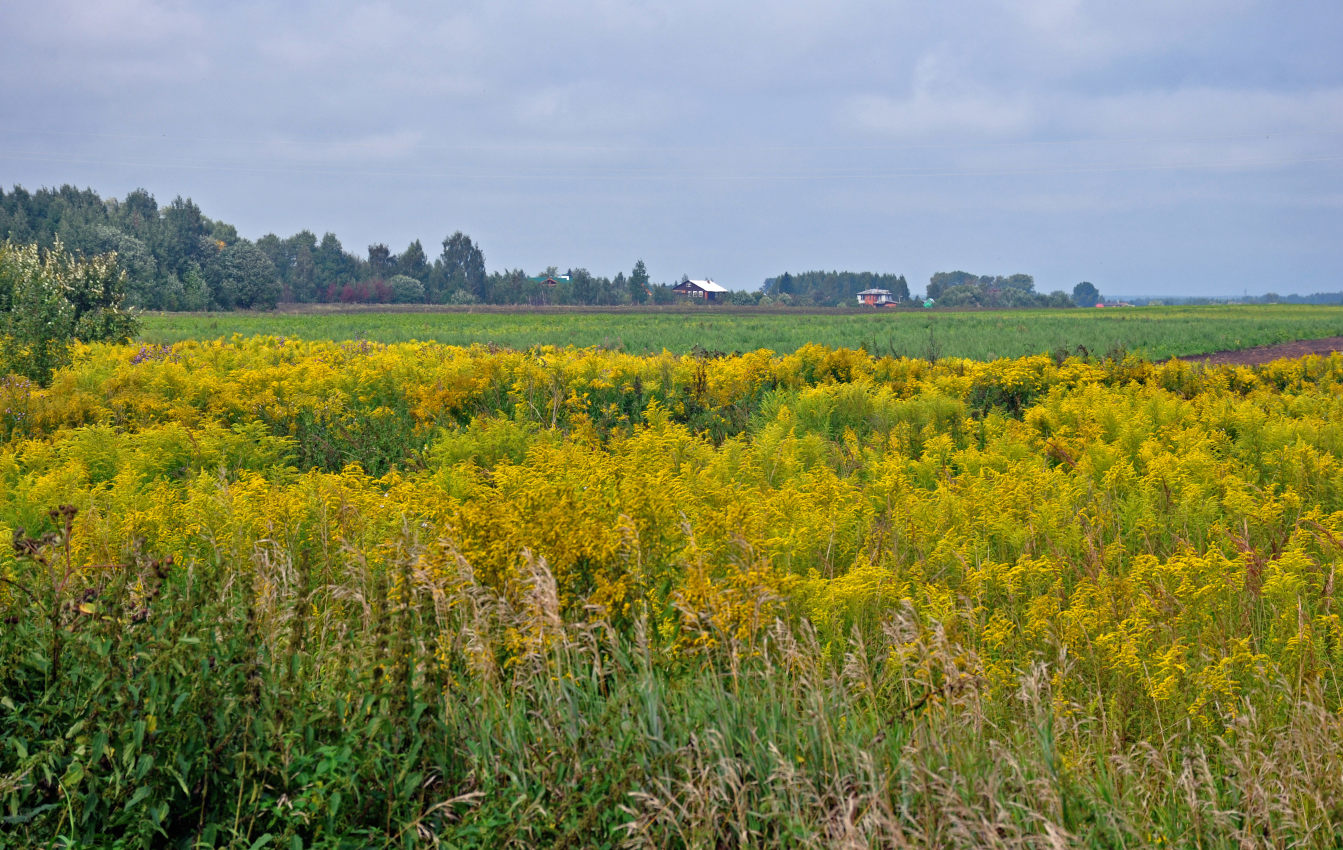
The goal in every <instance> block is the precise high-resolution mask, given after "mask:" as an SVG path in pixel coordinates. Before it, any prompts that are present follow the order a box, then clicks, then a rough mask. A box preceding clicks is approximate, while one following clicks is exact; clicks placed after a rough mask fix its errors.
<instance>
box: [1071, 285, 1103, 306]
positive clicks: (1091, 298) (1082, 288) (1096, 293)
mask: <svg viewBox="0 0 1343 850" xmlns="http://www.w3.org/2000/svg"><path fill="white" fill-rule="evenodd" d="M1100 300H1101V294H1100V290H1098V289H1096V285H1095V284H1094V283H1092V282H1091V281H1089V280H1084V281H1082V282H1081V283H1079V284H1077V285H1076V286H1074V287H1073V303H1074V304H1076V305H1077V306H1078V307H1095V306H1096V305H1097V304H1098V303H1099V302H1100Z"/></svg>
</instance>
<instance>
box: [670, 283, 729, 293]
mask: <svg viewBox="0 0 1343 850" xmlns="http://www.w3.org/2000/svg"><path fill="white" fill-rule="evenodd" d="M687 283H691V284H694V285H695V286H696V287H698V288H700V289H702V290H704V291H705V292H727V288H726V287H723V286H719V285H718V284H716V283H714V282H713V281H712V280H683V281H681V282H680V283H678V284H677V286H684V285H685V284H687Z"/></svg>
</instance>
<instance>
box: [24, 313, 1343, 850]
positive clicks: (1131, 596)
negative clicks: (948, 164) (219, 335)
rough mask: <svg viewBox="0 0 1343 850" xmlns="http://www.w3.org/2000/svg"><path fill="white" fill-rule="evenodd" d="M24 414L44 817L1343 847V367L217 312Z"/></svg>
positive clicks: (513, 840) (411, 832) (712, 839)
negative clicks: (426, 339) (985, 353)
mask: <svg viewBox="0 0 1343 850" xmlns="http://www.w3.org/2000/svg"><path fill="white" fill-rule="evenodd" d="M0 437H4V438H5V442H4V444H3V450H2V451H0V531H3V532H4V534H5V536H6V538H9V537H11V536H13V537H14V539H15V541H16V543H15V549H14V551H13V552H8V553H6V554H4V555H3V556H0V576H3V577H4V578H5V581H4V582H3V583H0V605H3V607H4V610H5V612H6V616H7V617H8V623H9V625H7V626H5V628H6V632H5V633H4V634H5V636H4V637H3V639H0V668H3V670H4V672H0V693H5V692H8V693H9V694H10V696H8V697H6V698H5V699H6V700H7V702H4V703H3V708H0V732H3V733H4V734H3V738H4V740H6V741H7V742H8V743H0V817H6V818H9V820H8V821H7V822H8V823H10V824H15V825H19V824H21V825H23V827H24V829H30V830H33V831H32V832H25V833H23V834H24V835H25V836H26V837H27V838H32V837H34V836H47V837H48V838H50V837H52V836H55V835H73V836H80V837H82V838H81V840H83V841H85V842H88V843H92V844H94V845H97V844H98V842H99V841H105V842H107V843H108V844H109V846H110V843H111V841H112V840H113V839H120V840H126V841H130V842H131V843H132V844H133V843H134V841H135V840H140V839H141V838H142V839H143V840H145V841H147V842H149V843H153V842H155V841H158V840H160V839H165V840H166V839H171V840H173V841H177V842H179V843H181V844H182V846H193V843H194V844H195V845H197V846H199V845H203V844H206V843H208V844H209V846H215V845H216V844H217V845H226V844H230V843H232V844H233V845H236V846H251V844H250V842H253V841H256V840H258V839H259V838H260V837H262V836H263V835H272V836H273V837H274V839H275V840H276V841H277V843H279V842H294V841H296V842H298V843H297V844H294V846H307V845H315V844H321V843H322V841H330V842H332V843H331V844H330V846H339V842H340V841H341V840H347V841H354V842H355V843H358V842H361V841H363V842H374V843H376V842H383V843H390V844H394V845H396V846H412V845H415V844H417V843H425V844H430V843H435V842H440V841H442V842H446V843H447V844H449V845H452V844H454V843H456V844H458V845H460V844H463V843H466V844H471V843H479V844H482V845H487V846H500V845H514V846H537V845H551V844H556V845H558V844H564V843H566V842H567V843H568V844H570V845H571V846H617V845H632V846H642V845H648V846H667V845H679V846H715V845H716V846H760V845H771V846H837V845H840V844H845V843H846V842H847V846H868V845H872V846H885V845H887V844H889V843H894V842H899V841H908V842H912V843H914V844H930V845H942V846H945V845H954V844H960V845H964V846H980V845H985V844H1020V845H1032V844H1037V843H1038V844H1049V843H1050V842H1051V841H1057V842H1061V843H1063V844H1069V843H1078V844H1085V845H1090V846H1142V845H1146V844H1156V843H1162V842H1167V843H1174V844H1188V845H1193V844H1198V845H1200V846H1223V845H1225V846H1233V845H1243V844H1245V843H1250V844H1258V843H1261V842H1263V843H1269V844H1275V845H1277V844H1287V843H1291V842H1295V841H1299V842H1301V843H1302V844H1304V845H1307V846H1329V845H1332V844H1333V843H1335V842H1337V841H1340V840H1343V802H1340V800H1343V728H1341V726H1340V720H1339V713H1338V712H1339V710H1340V707H1341V705H1343V688H1341V686H1340V682H1339V672H1340V670H1341V669H1343V620H1340V615H1343V605H1341V604H1340V602H1339V600H1338V597H1337V595H1336V592H1335V582H1336V579H1337V577H1336V569H1337V566H1338V565H1339V563H1340V553H1341V552H1343V471H1341V470H1340V462H1341V461H1343V357H1340V356H1339V355H1334V356H1332V357H1330V358H1307V359H1305V360H1301V361H1279V362H1277V363H1274V364H1271V365H1269V366H1265V367H1256V368H1253V369H1252V368H1245V367H1236V368H1215V369H1214V368H1203V367H1199V366H1193V365H1190V364H1187V363H1181V362H1169V363H1165V364H1153V363H1150V362H1144V361H1140V360H1136V359H1127V360H1122V361H1115V360H1092V361H1084V360H1079V359H1066V360H1063V361H1062V362H1057V361H1056V360H1055V359H1053V358H1050V357H1028V358H1023V359H1017V360H999V361H994V362H988V363H982V362H974V361H968V360H957V359H944V360H939V361H937V362H935V363H929V362H927V361H924V360H912V359H891V358H874V357H870V356H868V355H867V354H864V353H861V352H856V351H852V350H845V349H839V350H831V349H827V348H823V347H820V346H806V347H803V348H802V349H800V350H798V351H797V352H795V353H793V354H787V355H777V354H774V353H771V352H768V351H757V352H753V353H749V354H744V355H739V356H726V357H707V356H703V357H695V356H675V355H672V354H663V355H661V356H633V355H627V354H621V353H614V352H607V351H600V350H592V349H585V350H575V349H552V348H536V349H532V350H529V351H514V350H496V349H492V348H487V347H483V346H477V347H472V348H459V347H450V346H441V345H436V344H423V343H405V344H395V345H385V346H384V345H378V344H370V343H344V344H333V343H320V342H309V341H301V340H294V339H284V338H273V337H263V338H241V337H235V338H234V339H232V340H220V341H215V342H185V343H179V344H175V345H172V346H162V347H160V346H134V345H133V346H126V347H110V346H93V347H87V348H83V349H80V350H79V351H78V352H77V354H76V358H75V364H74V365H73V366H72V367H70V368H67V369H65V370H62V371H60V372H58V373H57V375H56V376H55V379H54V381H53V383H52V385H51V386H50V387H49V388H46V389H41V388H37V387H34V386H30V385H28V384H26V383H25V382H23V381H21V380H16V379H8V380H6V381H5V382H4V383H2V384H0ZM58 505H70V506H73V508H74V509H76V512H75V513H73V514H71V513H70V512H69V511H66V512H65V513H63V514H62V513H55V514H49V513H48V512H49V511H51V510H52V509H53V508H55V507H56V506H58ZM19 529H22V531H19ZM43 534H46V537H45V538H44V537H43V536H42V535H43ZM168 559H171V562H170V563H169V560H168ZM202 588H203V589H202ZM193 594H194V595H193ZM169 600H177V602H176V603H174V604H182V605H187V606H188V607H192V606H194V610H196V611H210V612H213V613H210V614H209V616H208V617H207V616H204V615H201V616H197V617H196V618H195V619H190V618H187V619H181V620H173V622H176V623H177V625H175V626H173V627H172V629H168V627H167V626H160V627H157V628H160V632H161V633H160V632H155V633H154V635H156V636H155V637H153V638H152V640H151V639H150V638H149V637H143V638H141V637H136V635H137V634H141V632H137V631H136V630H137V629H140V630H146V629H151V628H156V626H155V625H154V624H155V623H156V622H159V623H163V622H167V621H169V620H172V617H171V616H170V615H169V614H168V613H167V609H168V607H169ZM211 606H214V607H211ZM181 616H182V617H185V615H181ZM221 624H227V627H226V626H225V625H221ZM164 629H168V631H163V630H164ZM230 630H232V631H230ZM169 632H171V634H169ZM143 634H145V635H148V634H150V633H149V632H148V631H144V632H143ZM229 634H235V636H236V645H235V643H230V640H231V639H230V638H228V635H229ZM135 641H141V642H143V643H144V647H149V648H144V647H142V648H139V649H135V648H133V647H132V645H131V644H132V643H133V642H135ZM155 641H159V642H157V643H156V642H155ZM165 641H166V643H164V642H165ZM182 641H186V643H182ZM191 641H196V643H192V642H191ZM202 641H203V642H204V644H205V645H206V646H207V649H200V650H197V649H196V648H195V647H197V646H198V645H199V644H200V642H202ZM136 646H139V644H136ZM210 646H213V648H208V647H210ZM150 649H153V652H152V653H151V651H150ZM99 653H101V654H99ZM136 653H139V654H138V655H137V654H136ZM154 653H158V654H161V655H162V657H164V658H178V657H179V655H176V654H174V653H178V654H180V657H181V659H183V660H181V661H180V662H176V661H175V662H171V663H176V664H177V665H178V667H180V668H181V669H180V670H178V669H170V668H171V663H169V662H168V661H165V662H163V665H162V669H161V670H159V673H156V674H155V675H161V676H162V677H163V678H162V681H161V684H159V685H153V686H151V685H149V684H148V683H147V680H146V679H145V678H144V677H145V676H148V675H149V673H148V671H151V670H155V669H159V668H157V667H155V664H156V663H157V662H155V660H154V658H156V657H158V655H155V654H154ZM230 653H233V654H230ZM62 656H63V657H64V661H61V660H58V659H59V658H60V657H62ZM151 656H152V657H151ZM109 658H110V659H112V660H111V661H109V660H108V659H109ZM128 658H129V659H132V660H130V661H127V660H126V659H128ZM226 658H228V659H233V660H232V661H229V662H228V663H229V664H233V665H235V667H236V669H235V667H229V668H228V669H230V670H234V673H232V674H230V675H231V676H233V678H229V676H225V675H224V674H223V673H222V672H219V673H216V672H212V671H221V670H223V669H224V666H225V661H224V660H223V659H226ZM44 659H45V660H44ZM117 659H120V660H117ZM134 659H139V660H138V661H136V660H134ZM193 664H194V665H196V666H195V667H192V665H193ZM81 665H84V667H81ZM100 665H101V667H102V672H103V675H102V678H98V676H97V673H98V669H99V667H100ZM53 668H55V669H53ZM85 668H87V669H85ZM81 671H82V672H81ZM109 671H111V672H109ZM155 681H159V680H155ZM258 683H266V685H265V687H262V686H261V685H260V684H258ZM175 689H187V690H189V691H190V694H191V695H190V696H182V695H180V694H177V693H174V690H175ZM196 689H201V690H203V691H210V690H211V689H216V690H218V693H215V694H214V695H213V696H211V695H203V694H199V693H196ZM230 689H231V690H230ZM53 694H55V695H53ZM62 700H64V701H65V702H61V701H62ZM80 700H83V702H82V703H81V702H80ZM174 700H177V704H176V705H174ZM361 700H362V701H361ZM66 703H69V704H68V705H66ZM58 704H59V705H58ZM417 706H418V708H416V707H417ZM80 717H84V718H90V717H91V718H92V719H91V720H89V721H88V723H87V725H80V726H77V727H76V724H77V723H78V722H79V718H80ZM378 717H382V718H383V721H385V723H384V725H382V726H379V725H378V724H377V723H374V722H373V720H371V719H370V718H375V719H376V718H378ZM209 718H215V719H214V720H211V719H209ZM380 722H382V721H380ZM248 723H251V724H252V725H251V726H248ZM62 724H65V725H62ZM136 724H139V727H138V728H139V729H140V732H139V735H138V738H136V737H135V736H134V734H133V733H134V730H135V729H136V728H137V726H136ZM211 724H215V725H217V726H218V728H217V729H215V727H214V726H212V725H211ZM435 724H436V725H435ZM109 725H110V727H111V728H104V727H108V726H109ZM147 726H152V727H153V728H151V729H148V732H146V728H147ZM179 726H180V727H181V728H179ZM188 727H189V729H188ZM233 727H237V728H242V729H249V730H250V731H247V732H245V733H238V732H229V731H228V730H229V729H230V728H233ZM127 729H130V730H131V732H127V731H126V730H127ZM212 729H213V730H214V731H211V730H212ZM165 730H171V731H165ZM352 730H354V731H352ZM369 730H372V731H369ZM379 730H381V731H379ZM118 735H120V736H121V739H119V740H121V742H120V743H117V742H116V741H114V740H113V738H116V736H118ZM127 735H131V739H130V740H129V742H128V741H127V740H124V739H125V738H126V736H127ZM156 735H157V736H158V737H157V738H156V737H155V736H156ZM380 735H381V736H384V737H378V736H380ZM165 736H166V737H165ZM370 736H371V737H370ZM170 739H171V740H170ZM416 741H419V743H416ZM371 742H372V743H371ZM375 744H376V746H375ZM595 744H602V745H603V746H605V747H607V748H608V750H609V751H606V752H602V751H599V750H594V749H593V747H594V746H595ZM152 746H158V747H160V749H161V752H157V753H152V754H151V756H152V757H151V758H150V765H149V766H148V767H145V768H144V769H143V772H142V773H140V774H138V775H137V773H136V772H137V770H139V769H140V768H139V765H140V761H139V756H138V755H136V756H128V757H127V756H123V754H124V753H125V752H126V748H127V747H130V748H131V749H132V750H135V751H136V752H150V750H151V747H152ZM379 747H381V748H382V749H379ZM109 749H110V751H111V752H110V754H109V753H108V750H109ZM210 753H214V755H210ZM219 753H229V754H232V755H230V756H229V758H224V757H223V756H220V755H219ZM239 753H240V754H239ZM378 753H382V755H377V754H378ZM384 756H385V758H384ZM174 758H177V759H178V763H177V764H176V766H173V759H174ZM230 759H232V760H231V761H230ZM380 759H381V760H380ZM123 760H124V761H125V762H126V763H125V765H124V766H123V765H122V761H123ZM324 760H325V761H324ZM323 765H326V767H325V768H323ZM76 766H77V769H76ZM323 770H325V771H326V772H325V773H323ZM211 771H214V772H215V774H214V775H213V778H212V774H211ZM342 777H344V778H342ZM350 777H353V778H350ZM356 780H357V781H356ZM211 783H218V785H219V788H218V789H216V790H211V788H212V786H211ZM140 788H146V789H149V790H147V791H145V792H143V793H142V792H140V791H139V790H138V789H140ZM334 788H339V790H336V791H334V792H333V791H332V789H334ZM81 789H82V790H81ZM323 789H325V790H323ZM332 793H335V802H334V805H333V802H332ZM137 795H139V796H137ZM43 807H49V808H43ZM207 824H208V826H209V830H208V832H207V829H206V827H207ZM43 830H45V831H43ZM137 830H138V831H137ZM137 836H139V838H137ZM351 836H355V837H354V838H352V837H351ZM370 836H375V837H376V840H375V839H374V838H371V837H370ZM25 840H27V839H25ZM352 846H353V845H352Z"/></svg>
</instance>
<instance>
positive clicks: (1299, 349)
mask: <svg viewBox="0 0 1343 850" xmlns="http://www.w3.org/2000/svg"><path fill="white" fill-rule="evenodd" d="M1335 351H1343V336H1331V337H1326V338H1324V339H1302V340H1297V341H1296V342H1284V343H1279V344H1278V345H1261V346H1258V347H1257V348H1243V349H1240V350H1239V351H1215V352H1213V353H1212V354H1195V355H1192V356H1190V357H1181V358H1179V359H1181V360H1188V361H1189V362H1191V363H1211V364H1213V365H1217V366H1220V365H1228V366H1256V365H1258V364H1260V363H1269V362H1272V361H1274V360H1281V359H1283V358H1285V357H1305V356H1306V355H1307V354H1332V353H1333V352H1335Z"/></svg>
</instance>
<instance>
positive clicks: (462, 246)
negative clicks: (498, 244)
mask: <svg viewBox="0 0 1343 850" xmlns="http://www.w3.org/2000/svg"><path fill="white" fill-rule="evenodd" d="M437 265H438V266H439V268H440V270H441V272H442V275H443V277H444V278H445V280H446V283H447V287H446V288H447V290H448V291H449V292H451V291H454V290H459V289H465V290H466V291H467V292H470V293H471V295H472V296H474V297H475V298H476V299H477V300H484V298H485V254H484V253H483V252H482V251H481V250H480V249H479V248H477V247H476V244H475V243H474V242H472V241H471V237H470V236H467V235H466V234H465V233H463V232H461V231H460V230H458V231H457V232H456V233H454V234H452V235H451V236H449V237H447V238H446V239H444V240H443V253H442V254H440V255H439V258H438V264H437Z"/></svg>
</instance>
